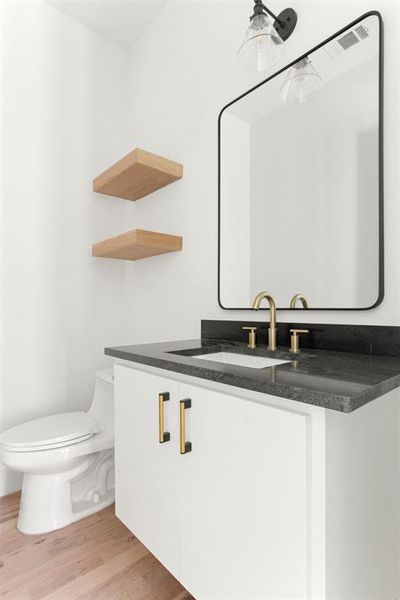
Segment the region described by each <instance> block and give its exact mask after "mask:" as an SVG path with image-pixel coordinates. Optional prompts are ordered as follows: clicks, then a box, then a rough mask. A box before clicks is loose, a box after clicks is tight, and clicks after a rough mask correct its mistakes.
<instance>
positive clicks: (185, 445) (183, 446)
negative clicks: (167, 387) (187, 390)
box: [179, 398, 192, 454]
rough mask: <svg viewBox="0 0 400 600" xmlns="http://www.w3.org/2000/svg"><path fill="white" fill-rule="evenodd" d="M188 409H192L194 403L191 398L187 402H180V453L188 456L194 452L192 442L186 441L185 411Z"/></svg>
mask: <svg viewBox="0 0 400 600" xmlns="http://www.w3.org/2000/svg"><path fill="white" fill-rule="evenodd" d="M187 408H192V401H191V399H190V398H186V400H180V402H179V414H180V438H179V442H180V443H179V446H180V453H181V454H187V453H188V452H191V451H192V442H187V441H186V421H185V410H186V409H187Z"/></svg>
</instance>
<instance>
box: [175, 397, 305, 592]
mask: <svg viewBox="0 0 400 600" xmlns="http://www.w3.org/2000/svg"><path fill="white" fill-rule="evenodd" d="M179 397H180V398H184V397H188V398H191V408H190V409H189V410H187V411H185V416H186V437H187V440H188V441H190V442H191V443H192V451H191V452H190V453H188V454H185V455H182V457H181V577H180V579H181V581H182V583H183V585H184V586H185V587H187V589H188V590H189V591H190V592H191V593H192V594H193V595H194V596H195V597H196V599H197V600H239V599H240V600H268V599H270V598H273V599H274V600H276V599H278V598H282V599H283V598H284V599H285V600H287V599H288V598H296V599H300V598H302V599H303V598H307V597H308V596H307V421H306V417H304V416H302V415H300V414H296V413H291V412H285V411H283V410H279V409H276V408H274V407H270V406H267V405H261V404H256V403H253V402H249V401H245V400H241V399H238V398H236V397H233V396H232V397H230V396H227V395H225V394H221V393H217V392H213V391H209V390H204V389H201V388H197V387H194V386H189V385H180V387H179Z"/></svg>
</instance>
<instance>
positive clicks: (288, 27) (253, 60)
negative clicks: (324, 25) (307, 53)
mask: <svg viewBox="0 0 400 600" xmlns="http://www.w3.org/2000/svg"><path fill="white" fill-rule="evenodd" d="M296 23H297V14H296V12H295V11H294V10H293V9H292V8H285V10H283V11H282V12H281V13H279V15H278V16H276V15H274V13H273V12H271V11H270V10H269V8H267V7H266V6H265V5H264V4H263V3H262V0H254V10H253V14H252V15H251V17H250V25H249V27H248V29H247V31H246V34H245V37H244V40H243V43H242V45H241V46H240V48H239V50H238V53H237V60H238V63H239V65H240V66H241V67H242V69H244V70H246V71H265V70H266V69H270V68H272V67H274V66H275V65H276V64H277V63H278V62H279V61H280V60H281V58H282V54H283V42H285V41H286V40H287V39H288V38H289V37H290V36H291V35H292V33H293V31H294V28H295V27H296Z"/></svg>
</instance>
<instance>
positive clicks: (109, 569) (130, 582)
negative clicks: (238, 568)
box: [0, 493, 194, 600]
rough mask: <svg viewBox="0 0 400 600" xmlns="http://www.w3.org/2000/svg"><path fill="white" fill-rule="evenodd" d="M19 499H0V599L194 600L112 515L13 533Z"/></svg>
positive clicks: (111, 512)
mask: <svg viewBox="0 0 400 600" xmlns="http://www.w3.org/2000/svg"><path fill="white" fill-rule="evenodd" d="M18 506H19V494H18V493H15V494H10V495H9V496H5V497H3V498H0V598H2V599H4V600H189V599H191V600H194V599H193V598H192V596H191V595H190V594H189V593H188V592H187V591H186V590H184V589H183V587H182V586H181V585H180V584H179V583H178V582H177V581H176V579H174V577H172V575H171V574H170V573H169V572H168V571H167V570H166V569H165V568H164V567H163V566H162V565H161V563H159V562H158V560H157V559H156V558H154V556H152V554H150V553H149V551H148V550H147V549H146V548H145V547H144V546H143V545H142V544H141V543H140V542H139V540H137V539H136V538H135V537H134V536H133V535H132V534H131V532H130V531H129V530H128V529H127V528H126V527H125V526H124V525H123V524H122V523H121V522H120V521H119V520H118V519H117V518H116V516H115V515H114V506H111V507H110V508H106V509H104V510H102V511H100V512H98V513H96V514H95V515H92V516H90V517H87V518H86V519H83V520H82V521H79V522H78V523H75V524H74V525H71V526H70V527H66V528H65V529H60V530H59V531H54V532H53V533H48V534H44V535H29V536H27V535H23V534H22V533H20V532H19V531H18V530H17V528H16V519H17V515H18Z"/></svg>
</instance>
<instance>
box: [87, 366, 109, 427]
mask: <svg viewBox="0 0 400 600" xmlns="http://www.w3.org/2000/svg"><path fill="white" fill-rule="evenodd" d="M88 414H89V415H90V416H92V417H93V418H94V419H96V421H97V422H98V423H99V424H101V425H103V427H104V428H107V429H109V428H111V429H112V430H113V431H114V369H113V368H110V369H104V370H102V371H97V373H96V376H95V384H94V392H93V400H92V404H91V405H90V408H89V410H88Z"/></svg>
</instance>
